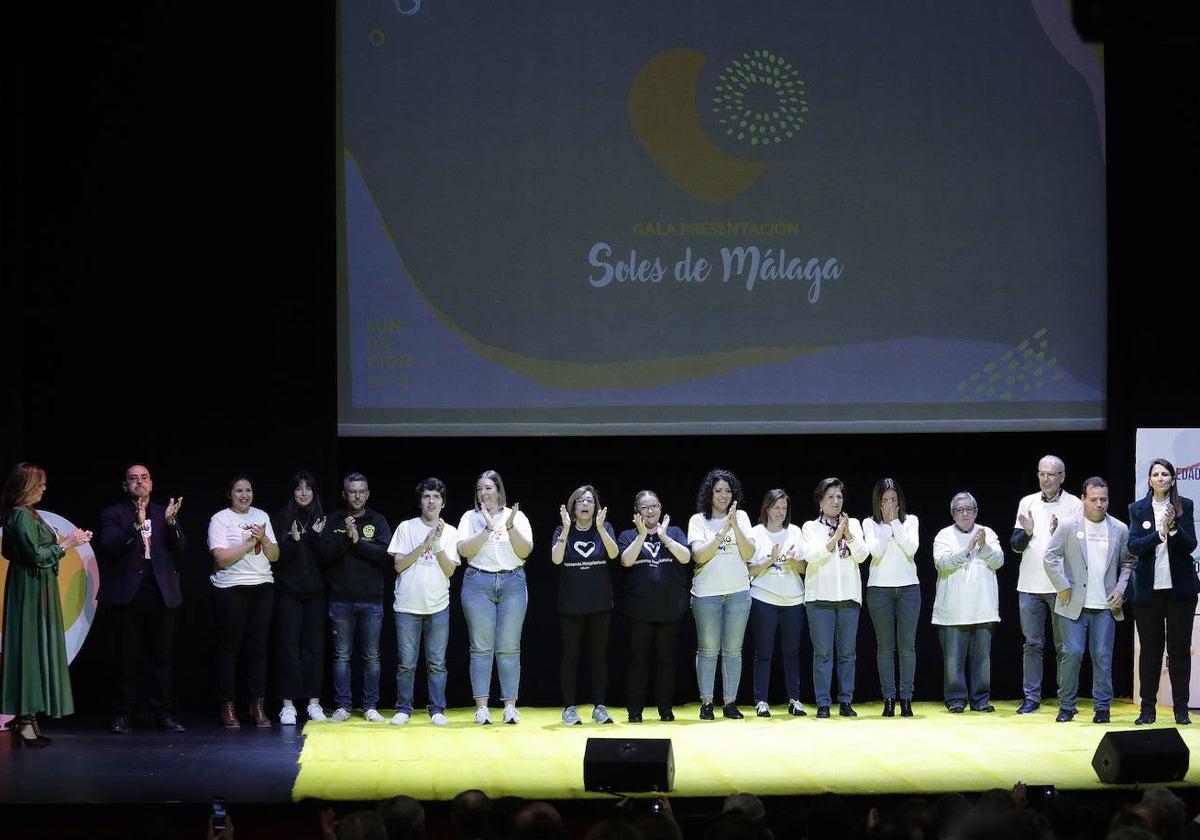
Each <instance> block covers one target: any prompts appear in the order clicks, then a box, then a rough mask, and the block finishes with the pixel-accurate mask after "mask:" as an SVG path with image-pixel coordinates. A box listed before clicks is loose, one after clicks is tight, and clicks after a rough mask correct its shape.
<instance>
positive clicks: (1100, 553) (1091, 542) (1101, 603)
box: [1081, 518, 1108, 610]
mask: <svg viewBox="0 0 1200 840" xmlns="http://www.w3.org/2000/svg"><path fill="white" fill-rule="evenodd" d="M1083 528H1084V531H1083V534H1082V535H1081V536H1083V537H1084V545H1086V546H1087V570H1088V580H1087V596H1086V597H1085V598H1084V601H1083V606H1084V607H1085V608H1087V609H1089V610H1101V609H1104V608H1105V607H1107V606H1108V592H1106V591H1105V588H1104V573H1105V572H1106V571H1107V570H1108V520H1107V519H1101V520H1100V521H1099V522H1093V521H1092V520H1090V519H1086V518H1085V519H1084V520H1083Z"/></svg>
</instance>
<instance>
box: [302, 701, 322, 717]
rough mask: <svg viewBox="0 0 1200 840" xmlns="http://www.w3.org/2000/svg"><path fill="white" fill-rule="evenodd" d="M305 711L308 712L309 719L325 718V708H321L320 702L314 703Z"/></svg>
mask: <svg viewBox="0 0 1200 840" xmlns="http://www.w3.org/2000/svg"><path fill="white" fill-rule="evenodd" d="M305 711H307V712H308V719H309V720H325V719H326V718H325V710H324V709H322V708H321V704H320V703H313V704H312V705H310V706H309V707H308V708H307V709H306V710H305Z"/></svg>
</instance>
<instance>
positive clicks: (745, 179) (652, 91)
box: [629, 49, 767, 204]
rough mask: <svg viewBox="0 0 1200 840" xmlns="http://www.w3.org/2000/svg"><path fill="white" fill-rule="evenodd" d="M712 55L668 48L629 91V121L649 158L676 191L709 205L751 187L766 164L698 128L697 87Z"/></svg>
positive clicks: (697, 51) (734, 195) (733, 196)
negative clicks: (737, 153)
mask: <svg viewBox="0 0 1200 840" xmlns="http://www.w3.org/2000/svg"><path fill="white" fill-rule="evenodd" d="M707 60H708V57H707V56H706V55H705V54H704V53H702V52H700V51H699V50H693V49H677V50H667V51H665V52H661V53H659V54H658V55H656V56H654V57H653V58H652V59H650V61H648V62H647V63H646V66H645V67H643V68H642V70H641V72H639V73H638V75H637V78H636V79H634V80H633V87H632V88H630V91H629V119H630V120H631V121H632V123H633V130H634V132H635V133H636V134H637V137H638V140H640V141H641V144H642V147H643V148H644V149H645V150H646V153H647V154H649V155H650V159H651V160H653V161H654V163H655V165H656V166H658V168H659V169H661V170H662V172H663V174H664V175H666V176H667V178H669V179H670V180H671V182H672V183H674V184H675V185H676V186H677V187H679V188H680V189H682V190H684V191H685V192H687V193H688V194H689V195H691V196H693V197H695V198H698V199H700V200H701V201H707V202H708V203H710V204H725V203H726V202H728V201H732V200H733V199H735V198H737V197H738V196H739V195H741V194H742V193H743V192H745V191H746V190H747V189H749V188H750V187H751V186H752V185H753V184H754V183H755V182H756V181H757V180H758V179H759V178H760V177H762V174H763V173H764V172H766V171H767V165H766V164H765V163H762V162H760V161H753V160H745V159H743V158H739V157H734V156H733V155H731V154H729V153H727V152H725V151H724V150H723V149H721V148H720V147H719V146H717V145H716V144H715V143H713V141H712V140H710V139H709V138H708V135H706V134H705V133H704V130H703V129H702V128H701V127H700V114H699V111H697V109H696V85H697V82H698V81H699V79H700V70H701V68H702V67H704V63H705V62H706V61H707Z"/></svg>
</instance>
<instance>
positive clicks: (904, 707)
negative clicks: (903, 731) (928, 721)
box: [900, 699, 913, 717]
mask: <svg viewBox="0 0 1200 840" xmlns="http://www.w3.org/2000/svg"><path fill="white" fill-rule="evenodd" d="M912 716H913V714H912V701H911V700H903V699H902V700H901V701H900V717H912Z"/></svg>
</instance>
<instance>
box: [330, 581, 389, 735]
mask: <svg viewBox="0 0 1200 840" xmlns="http://www.w3.org/2000/svg"><path fill="white" fill-rule="evenodd" d="M329 622H330V624H331V625H332V626H333V702H334V705H335V706H337V708H339V709H352V708H354V707H353V705H351V700H350V654H351V653H352V652H353V649H354V643H355V641H356V637H357V642H358V655H359V656H360V657H361V658H362V708H363V711H364V712H365V711H366V710H367V709H374V708H375V707H376V706H377V705H379V672H380V667H379V633H380V631H381V630H382V629H383V602H382V601H374V602H370V601H358V602H350V601H330V602H329Z"/></svg>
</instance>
